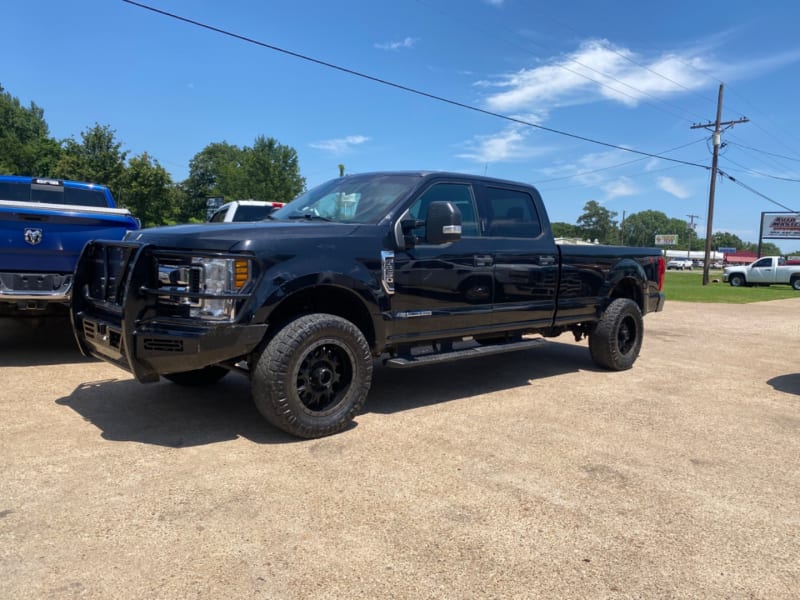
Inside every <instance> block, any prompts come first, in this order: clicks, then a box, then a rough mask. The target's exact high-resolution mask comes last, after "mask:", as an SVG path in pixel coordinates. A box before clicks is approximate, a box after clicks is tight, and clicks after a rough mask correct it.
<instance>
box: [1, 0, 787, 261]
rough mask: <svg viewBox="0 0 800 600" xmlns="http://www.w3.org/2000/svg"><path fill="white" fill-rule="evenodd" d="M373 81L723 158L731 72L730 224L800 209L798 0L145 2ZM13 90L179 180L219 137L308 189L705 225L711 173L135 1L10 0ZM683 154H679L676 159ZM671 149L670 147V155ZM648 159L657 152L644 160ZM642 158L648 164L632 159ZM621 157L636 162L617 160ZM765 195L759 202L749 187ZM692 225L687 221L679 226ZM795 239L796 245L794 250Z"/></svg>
mask: <svg viewBox="0 0 800 600" xmlns="http://www.w3.org/2000/svg"><path fill="white" fill-rule="evenodd" d="M146 3H147V4H150V5H151V6H154V7H157V8H160V9H162V10H166V11H169V12H173V13H176V14H180V15H182V16H185V17H187V18H190V19H193V20H197V21H201V22H204V23H207V24H209V25H213V26H215V27H218V28H222V29H226V30H229V31H232V32H234V33H237V34H239V35H242V36H246V37H250V38H254V39H256V40H259V41H261V42H264V43H266V44H269V45H273V46H277V47H280V48H284V49H286V50H290V51H292V52H296V53H299V54H303V55H306V56H310V57H313V58H316V59H319V60H322V61H325V62H329V63H334V64H336V65H339V66H342V67H345V68H347V69H351V70H354V71H359V72H362V73H365V74H368V75H370V76H373V77H377V78H381V79H384V80H387V81H391V82H393V83H396V84H399V85H402V86H407V87H410V88H414V89H416V90H420V91H423V92H426V93H429V94H432V95H435V96H440V97H443V98H447V99H449V100H453V101H455V102H458V103H462V104H466V105H470V106H474V107H476V108H479V109H481V110H485V111H489V112H494V113H498V114H502V115H506V116H509V117H513V118H515V119H519V120H522V121H526V122H528V123H532V124H535V125H541V126H543V127H546V128H549V129H554V130H559V131H563V132H568V133H571V134H574V135H577V136H581V137H584V138H591V139H595V140H598V141H601V142H605V143H607V144H611V145H614V146H620V147H623V148H630V149H635V150H639V151H643V152H647V153H652V154H661V153H665V154H664V156H666V157H669V158H673V159H676V160H680V161H686V162H690V163H697V164H700V165H707V166H710V164H711V152H710V143H709V142H708V138H709V134H708V132H706V131H705V130H703V129H691V125H692V124H694V123H701V122H702V123H705V122H709V121H713V119H714V117H715V113H716V100H717V93H718V88H719V84H720V82H724V83H725V95H724V104H723V120H735V119H739V118H741V117H743V116H746V117H747V118H749V119H750V122H749V123H746V124H739V125H736V126H735V127H733V128H732V129H729V130H727V131H726V132H725V133H724V134H723V141H724V142H725V143H726V145H725V147H724V148H723V149H722V153H721V158H720V168H721V169H723V170H724V171H725V172H726V173H728V174H730V175H731V176H733V177H734V178H736V179H737V180H738V181H739V182H740V183H742V184H744V185H746V186H748V187H749V188H750V190H748V189H746V188H744V187H742V186H741V185H739V184H737V183H734V182H732V181H730V180H727V179H722V180H718V182H717V192H716V203H715V210H714V220H713V229H714V231H729V232H732V233H735V234H736V235H738V236H739V237H741V238H742V239H744V240H745V241H754V242H755V241H757V239H758V229H759V218H760V214H761V212H762V211H776V212H778V211H783V210H784V208H782V207H780V206H777V205H775V204H773V203H771V202H770V201H769V200H767V199H765V198H764V197H762V195H763V196H766V197H768V198H769V199H771V200H773V201H775V202H778V203H779V204H782V205H783V206H785V207H787V208H789V209H792V210H800V199H798V194H797V190H800V181H792V180H800V110H799V109H798V106H799V105H800V102H799V101H798V100H800V38H799V37H798V35H797V26H798V23H800V3H797V2H793V1H789V0H781V1H766V2H760V3H754V2H740V1H737V0H733V1H728V2H719V1H710V2H702V3H700V2H685V1H683V0H677V1H673V2H662V3H654V2H642V1H641V0H638V1H633V0H618V1H615V2H597V1H596V0H594V1H583V0H578V1H573V2H563V3H550V2H539V3H534V2H530V1H525V0H460V1H455V0H393V1H392V2H381V1H375V0H373V1H367V0H339V1H337V2H319V1H310V0H291V1H289V0H286V1H283V0H282V1H269V0H263V1H259V2H257V1H255V0H227V1H225V2H220V1H217V0H214V1H212V0H147V2H146ZM3 24H4V27H3V35H2V36H0V84H2V85H3V87H4V88H5V89H6V90H7V91H9V92H10V93H12V94H13V95H15V96H17V97H19V98H20V100H21V101H22V102H23V103H25V104H27V103H29V102H31V101H33V102H36V103H37V104H38V105H39V106H41V107H43V108H44V109H45V118H46V119H47V121H48V123H49V125H50V129H51V134H52V135H54V136H55V137H57V138H66V137H70V136H74V137H79V135H80V132H81V131H82V130H84V129H86V128H88V127H90V126H92V125H93V124H94V123H95V122H98V123H100V124H107V125H110V126H111V127H112V128H113V129H115V130H116V132H117V137H118V139H119V140H121V141H122V142H123V146H124V148H125V149H127V150H129V151H130V153H131V155H136V154H139V153H141V152H144V151H147V152H148V153H150V154H151V155H152V156H154V157H155V158H156V159H157V160H158V161H159V162H160V163H161V164H162V165H163V166H164V167H165V168H166V169H167V170H168V171H169V172H170V173H171V174H172V176H173V178H174V179H175V180H176V181H180V180H182V179H184V178H185V177H186V176H187V174H188V163H189V160H190V159H191V158H192V156H194V154H196V153H197V152H199V151H200V150H202V149H203V147H204V146H206V145H207V144H208V143H211V142H220V141H227V142H229V143H232V144H238V145H250V144H252V142H253V140H254V138H255V137H256V136H257V135H260V134H263V135H265V136H269V137H274V138H276V139H277V140H278V141H279V142H281V143H282V144H286V145H289V146H292V147H293V148H295V149H296V150H297V152H298V155H299V159H300V168H301V171H302V174H303V175H304V176H305V177H306V180H307V183H308V185H309V186H313V185H316V184H318V183H321V182H322V181H325V180H326V179H329V178H331V177H335V176H337V175H338V165H339V164H340V163H341V164H344V165H345V167H346V170H347V172H350V173H357V172H365V171H372V170H387V169H435V170H453V171H460V172H468V173H478V174H487V175H490V176H495V177H502V178H508V179H514V180H520V181H526V182H529V183H532V184H534V185H536V186H537V187H538V188H539V190H540V191H541V193H542V195H543V197H544V199H545V203H546V204H547V207H548V210H549V213H550V218H551V220H553V221H566V222H571V223H574V222H575V220H576V219H577V217H578V216H579V215H580V214H581V212H582V209H583V206H584V205H585V203H586V202H587V201H589V200H596V201H598V202H600V203H601V204H603V206H605V207H606V208H608V209H609V210H612V211H616V212H617V213H618V217H617V219H618V220H619V219H621V217H622V213H623V211H625V213H626V214H627V215H630V214H632V213H635V212H639V211H642V210H648V209H654V210H660V211H663V212H665V213H666V214H667V215H668V216H670V217H674V218H680V219H685V220H688V219H689V217H688V215H697V216H696V217H695V218H694V223H695V224H696V226H697V227H698V233H700V235H701V237H704V236H705V230H706V223H707V220H706V219H707V212H708V189H709V172H708V171H707V170H706V169H702V168H698V167H693V166H687V165H682V164H679V163H675V162H668V161H664V160H660V159H652V158H646V157H642V156H640V155H636V154H632V153H629V152H626V151H624V150H621V149H615V148H612V147H609V146H603V145H598V144H593V143H590V142H587V141H583V140H580V139H577V138H574V137H568V136H564V135H558V134H555V133H552V132H548V131H545V130H542V129H537V128H536V127H532V126H529V125H523V124H520V123H516V122H512V121H509V120H504V119H501V118H498V117H495V116H490V115H487V114H484V113H481V112H476V111H471V110H467V109H464V108H460V107H457V106H453V105H451V104H447V103H443V102H438V101H435V100H432V99H430V98H426V97H422V96H419V95H415V94H412V93H408V92H405V91H402V90H399V89H397V88H393V87H390V86H386V85H381V84H378V83H375V82H373V81H368V80H365V79H362V78H359V77H356V76H353V75H350V74H346V73H343V72H341V71H337V70H334V69H331V68H328V67H325V66H322V65H319V64H314V63H311V62H308V61H304V60H301V59H298V58H295V57H292V56H289V55H286V54H283V53H280V52H277V51H275V50H270V49H266V48H263V47H259V46H256V45H252V44H248V43H245V42H242V41H240V40H236V39H232V38H229V37H225V36H222V35H220V34H218V33H214V32H211V31H208V30H204V29H201V28H198V27H196V26H192V25H189V24H186V23H182V22H179V21H176V20H173V19H170V18H167V17H164V16H160V15H157V14H154V13H152V12H149V11H146V10H143V9H141V8H137V7H136V6H133V5H131V4H128V3H125V2H123V1H122V0H80V1H76V2H64V1H62V0H28V1H27V2H4V3H3ZM673 149H674V150H673ZM669 150H671V151H670V152H666V151H669ZM637 159H641V160H637ZM634 161H635V162H634ZM623 163H627V164H623ZM752 190H754V191H755V192H758V193H759V194H761V195H759V194H756V193H754V191H752ZM671 233H680V232H671ZM779 245H780V246H781V248H782V249H784V251H787V252H794V251H800V240H797V241H792V242H786V241H783V242H780V243H779Z"/></svg>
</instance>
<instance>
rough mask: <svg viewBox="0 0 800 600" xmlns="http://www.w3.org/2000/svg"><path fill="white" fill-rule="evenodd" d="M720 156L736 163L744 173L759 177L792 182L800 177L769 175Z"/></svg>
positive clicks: (798, 180)
mask: <svg viewBox="0 0 800 600" xmlns="http://www.w3.org/2000/svg"><path fill="white" fill-rule="evenodd" d="M721 158H723V159H725V160H726V161H728V162H729V163H731V164H733V165H736V166H737V167H739V168H740V169H742V170H743V171H744V172H745V173H750V174H751V175H760V176H761V177H769V178H770V179H777V180H779V181H791V182H793V183H800V179H793V178H791V177H779V176H778V175H770V174H769V173H763V172H761V171H756V170H755V169H750V168H749V167H745V166H744V165H740V164H739V163H737V162H736V161H735V160H733V159H730V158H728V157H727V156H722V157H721Z"/></svg>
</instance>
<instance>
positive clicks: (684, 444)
mask: <svg viewBox="0 0 800 600" xmlns="http://www.w3.org/2000/svg"><path fill="white" fill-rule="evenodd" d="M645 327H646V329H647V331H646V334H645V343H644V347H643V350H642V354H641V357H640V358H639V361H638V362H637V364H636V365H635V366H634V368H633V369H632V370H630V371H626V372H622V373H610V372H603V371H599V370H597V369H595V368H594V366H593V365H592V363H591V361H590V359H589V353H588V350H587V348H586V344H585V342H584V343H580V344H576V343H574V342H572V341H571V338H569V337H568V336H562V338H558V339H557V340H548V341H547V342H546V343H544V344H542V345H541V346H539V347H537V348H534V349H532V350H528V351H525V352H521V353H516V354H509V355H505V356H495V357H488V358H485V359H481V360H478V361H475V360H473V361H464V362H460V363H453V364H449V365H439V366H430V367H425V368H422V369H418V370H412V371H405V372H400V371H393V370H388V369H385V368H378V369H377V370H376V373H375V381H374V384H373V391H372V393H371V395H370V399H369V401H368V402H367V406H366V409H365V412H364V413H363V414H362V415H360V416H359V417H358V418H357V424H356V425H355V426H354V427H352V428H350V429H349V430H347V431H345V432H344V433H341V434H339V435H336V436H333V437H330V438H325V439H321V440H313V441H298V440H295V439H292V438H290V437H288V436H286V435H284V434H282V433H280V432H278V431H277V430H274V429H272V428H270V426H269V425H267V424H266V422H264V421H262V420H261V418H260V417H259V415H258V413H257V412H256V410H255V408H254V407H253V406H252V404H251V403H250V400H249V391H248V384H247V381H246V379H245V378H244V377H241V376H239V375H235V376H230V377H228V378H226V379H224V380H223V381H222V382H220V384H218V385H217V386H214V387H211V388H206V389H202V390H197V389H182V388H180V387H178V386H175V385H173V384H170V383H167V382H163V383H159V384H151V385H142V384H139V383H137V382H135V381H133V380H132V379H131V378H130V376H129V375H128V374H127V373H125V372H123V371H120V370H118V369H116V368H115V367H112V366H110V365H107V364H105V363H102V362H98V361H94V360H87V359H84V358H82V357H81V356H80V355H79V354H78V352H77V350H76V349H75V348H74V347H73V341H72V339H71V337H70V334H69V330H68V328H67V326H66V324H65V323H63V322H61V323H51V324H48V325H45V326H43V327H40V328H36V329H34V328H30V327H27V326H24V325H20V324H17V323H14V322H8V321H5V322H0V365H2V368H0V374H1V375H2V376H1V377H0V382H1V383H2V388H1V389H0V477H1V479H0V597H2V598H9V599H11V598H14V599H19V598H37V599H38V598H102V599H108V598H118V599H127V598H130V599H134V598H135V599H137V600H138V599H142V598H161V599H163V598H309V597H311V598H356V597H362V598H763V599H773V598H797V597H798V590H800V344H799V343H798V341H799V340H800V297H798V299H791V300H782V301H775V302H765V303H758V304H751V305H704V304H684V303H679V302H668V304H667V307H666V309H665V311H664V312H663V313H660V314H656V315H649V316H647V317H646V318H645Z"/></svg>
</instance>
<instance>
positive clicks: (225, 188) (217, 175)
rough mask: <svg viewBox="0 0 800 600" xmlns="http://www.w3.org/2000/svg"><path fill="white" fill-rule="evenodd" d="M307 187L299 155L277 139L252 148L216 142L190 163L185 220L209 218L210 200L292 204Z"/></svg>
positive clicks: (261, 139)
mask: <svg viewBox="0 0 800 600" xmlns="http://www.w3.org/2000/svg"><path fill="white" fill-rule="evenodd" d="M305 183H306V182H305V179H304V178H303V177H302V176H301V175H300V166H299V162H298V158H297V152H296V151H295V150H294V148H291V147H290V146H284V145H282V144H280V143H278V141H277V140H275V139H274V138H267V137H264V136H263V135H260V136H258V137H257V138H256V139H255V141H254V142H253V146H252V147H248V146H245V147H244V148H239V147H238V146H235V145H233V144H229V143H227V142H215V143H212V144H209V145H208V146H206V147H205V148H203V149H202V150H201V151H200V152H198V153H197V154H195V156H194V157H193V158H192V160H191V161H190V162H189V177H188V178H187V179H186V181H184V182H183V186H182V187H183V190H184V191H185V193H186V201H185V203H184V206H183V209H182V211H181V217H182V218H183V219H184V220H190V219H192V218H199V217H202V216H203V215H205V207H206V199H207V198H208V197H210V196H222V197H224V198H225V199H226V200H241V199H247V198H252V199H254V200H275V201H280V202H288V201H289V200H292V199H294V198H295V197H296V196H297V195H298V194H300V193H301V192H302V191H303V190H304V189H305Z"/></svg>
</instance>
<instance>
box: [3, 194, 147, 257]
mask: <svg viewBox="0 0 800 600" xmlns="http://www.w3.org/2000/svg"><path fill="white" fill-rule="evenodd" d="M3 204H5V203H3ZM71 208H72V209H71V210H57V209H45V208H42V209H40V208H31V207H30V205H28V206H26V207H24V208H23V207H14V206H0V271H6V272H8V271H12V272H30V273H36V272H39V273H72V271H73V270H74V268H75V263H76V262H77V260H78V255H79V254H80V252H81V250H82V249H83V246H84V245H85V244H86V242H87V241H89V240H92V239H112V240H119V239H122V237H123V236H124V235H125V232H126V231H128V230H131V229H137V228H138V224H137V223H136V221H135V219H133V217H131V216H130V214H129V213H127V211H123V210H114V211H113V212H112V211H108V212H104V211H98V210H96V209H95V210H86V211H84V210H81V207H71Z"/></svg>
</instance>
